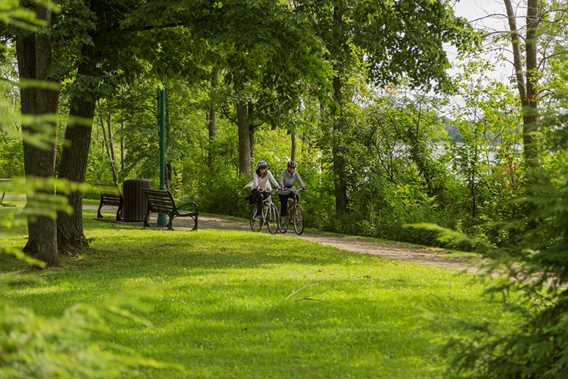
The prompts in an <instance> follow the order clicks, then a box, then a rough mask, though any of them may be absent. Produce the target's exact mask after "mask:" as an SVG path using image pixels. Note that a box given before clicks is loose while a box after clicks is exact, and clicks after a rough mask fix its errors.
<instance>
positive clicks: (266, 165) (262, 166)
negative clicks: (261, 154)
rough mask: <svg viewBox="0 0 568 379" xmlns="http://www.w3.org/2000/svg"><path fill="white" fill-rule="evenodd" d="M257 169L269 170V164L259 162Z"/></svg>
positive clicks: (263, 161)
mask: <svg viewBox="0 0 568 379" xmlns="http://www.w3.org/2000/svg"><path fill="white" fill-rule="evenodd" d="M256 168H257V169H258V168H268V163H266V161H265V160H262V161H259V162H258V164H257V165H256Z"/></svg>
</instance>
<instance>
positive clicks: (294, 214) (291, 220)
mask: <svg viewBox="0 0 568 379" xmlns="http://www.w3.org/2000/svg"><path fill="white" fill-rule="evenodd" d="M289 191H290V192H291V193H293V194H294V195H295V196H292V198H289V199H288V227H290V225H292V226H293V227H294V232H295V233H296V234H297V235H301V234H302V233H304V208H302V205H301V204H300V192H302V191H305V190H304V189H293V188H290V189H289ZM290 200H291V201H290ZM281 229H282V230H281V232H282V233H286V232H287V231H288V229H287V228H283V227H282V228H281Z"/></svg>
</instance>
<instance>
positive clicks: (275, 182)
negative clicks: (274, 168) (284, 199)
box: [268, 172, 280, 188]
mask: <svg viewBox="0 0 568 379" xmlns="http://www.w3.org/2000/svg"><path fill="white" fill-rule="evenodd" d="M268 180H270V183H271V184H272V185H274V187H276V188H280V183H278V182H277V181H276V179H275V178H274V175H272V173H271V172H269V173H268Z"/></svg>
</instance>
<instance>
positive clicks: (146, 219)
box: [144, 209, 150, 228]
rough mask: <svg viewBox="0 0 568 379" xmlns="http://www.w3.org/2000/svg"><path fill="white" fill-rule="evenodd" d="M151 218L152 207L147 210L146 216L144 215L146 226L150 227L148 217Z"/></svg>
mask: <svg viewBox="0 0 568 379" xmlns="http://www.w3.org/2000/svg"><path fill="white" fill-rule="evenodd" d="M149 218H150V209H148V210H147V211H146V216H144V227H145V228H146V227H149V226H150V224H149V223H148V219H149Z"/></svg>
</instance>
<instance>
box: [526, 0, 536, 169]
mask: <svg viewBox="0 0 568 379" xmlns="http://www.w3.org/2000/svg"><path fill="white" fill-rule="evenodd" d="M527 5H528V7H527V38H526V43H525V49H526V55H527V59H526V64H527V70H526V81H527V84H526V89H527V99H526V105H525V106H524V107H523V144H524V156H525V162H526V163H527V167H528V169H529V179H530V176H532V175H534V174H535V173H537V170H538V169H539V167H540V163H539V157H538V142H537V141H536V139H535V136H534V133H535V132H536V131H537V130H538V94H537V82H538V72H537V71H538V62H537V43H538V36H537V28H538V26H539V20H538V17H539V15H538V0H528V3H527Z"/></svg>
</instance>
